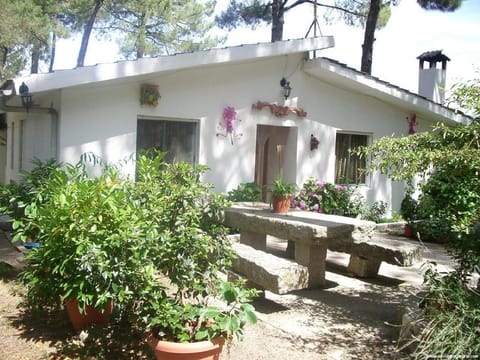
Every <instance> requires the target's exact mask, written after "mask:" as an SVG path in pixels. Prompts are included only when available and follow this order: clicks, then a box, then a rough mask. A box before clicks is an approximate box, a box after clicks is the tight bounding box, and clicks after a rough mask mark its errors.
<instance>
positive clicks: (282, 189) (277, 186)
mask: <svg viewBox="0 0 480 360" xmlns="http://www.w3.org/2000/svg"><path fill="white" fill-rule="evenodd" d="M295 189H296V185H295V184H293V183H288V182H284V181H283V179H282V177H281V176H278V177H277V178H276V179H275V180H274V181H273V188H272V207H273V212H274V213H286V212H288V209H290V206H291V202H292V196H293V195H294V194H295Z"/></svg>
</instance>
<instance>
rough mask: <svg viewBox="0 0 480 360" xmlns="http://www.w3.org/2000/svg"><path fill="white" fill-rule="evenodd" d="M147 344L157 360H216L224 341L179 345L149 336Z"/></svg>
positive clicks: (221, 338)
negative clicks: (153, 351)
mask: <svg viewBox="0 0 480 360" xmlns="http://www.w3.org/2000/svg"><path fill="white" fill-rule="evenodd" d="M147 341H148V344H149V345H150V347H152V348H153V349H154V350H155V357H156V359H157V360H218V359H220V353H221V352H222V348H223V344H224V343H225V339H224V338H223V337H220V338H216V339H213V340H212V341H199V342H193V343H179V342H170V341H162V340H159V339H157V338H155V337H154V336H153V335H150V336H149V337H148V339H147Z"/></svg>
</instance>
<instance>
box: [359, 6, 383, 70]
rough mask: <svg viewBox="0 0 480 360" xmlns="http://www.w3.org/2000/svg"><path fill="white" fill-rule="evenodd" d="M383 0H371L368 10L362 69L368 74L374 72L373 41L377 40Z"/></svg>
mask: <svg viewBox="0 0 480 360" xmlns="http://www.w3.org/2000/svg"><path fill="white" fill-rule="evenodd" d="M380 3H381V0H371V1H370V9H369V10H368V17H367V23H366V26H365V38H364V40H363V45H362V65H361V68H360V70H361V71H362V72H365V73H367V74H371V73H372V57H373V43H374V41H375V29H376V27H377V20H378V15H379V13H380Z"/></svg>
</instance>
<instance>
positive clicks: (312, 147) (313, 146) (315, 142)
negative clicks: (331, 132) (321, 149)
mask: <svg viewBox="0 0 480 360" xmlns="http://www.w3.org/2000/svg"><path fill="white" fill-rule="evenodd" d="M318 144H320V141H318V139H317V138H316V137H315V136H313V134H312V135H310V151H313V150H317V149H318Z"/></svg>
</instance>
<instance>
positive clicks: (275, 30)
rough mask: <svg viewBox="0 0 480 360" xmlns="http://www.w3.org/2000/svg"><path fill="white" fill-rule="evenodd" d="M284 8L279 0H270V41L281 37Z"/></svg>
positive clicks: (278, 39) (279, 39)
mask: <svg viewBox="0 0 480 360" xmlns="http://www.w3.org/2000/svg"><path fill="white" fill-rule="evenodd" d="M284 10H285V8H284V6H283V3H282V1H281V0H274V1H273V2H272V42H275V41H281V40H282V39H283V23H284V18H283V15H284Z"/></svg>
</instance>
